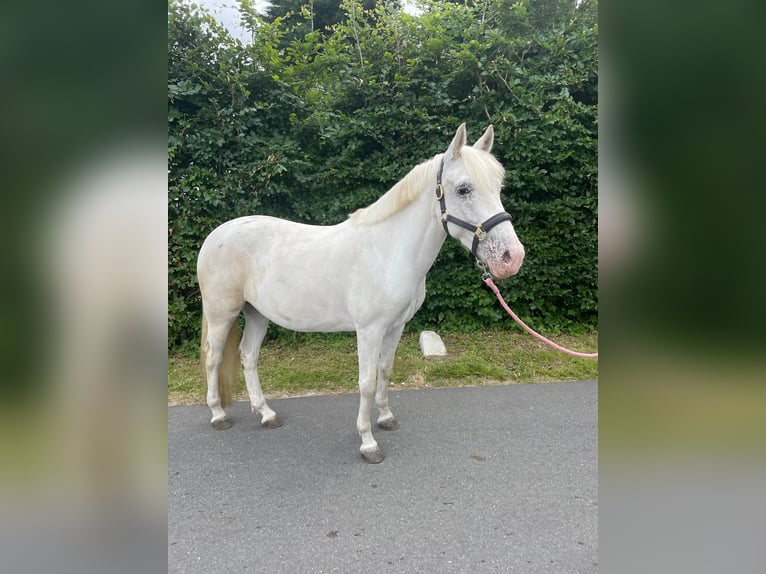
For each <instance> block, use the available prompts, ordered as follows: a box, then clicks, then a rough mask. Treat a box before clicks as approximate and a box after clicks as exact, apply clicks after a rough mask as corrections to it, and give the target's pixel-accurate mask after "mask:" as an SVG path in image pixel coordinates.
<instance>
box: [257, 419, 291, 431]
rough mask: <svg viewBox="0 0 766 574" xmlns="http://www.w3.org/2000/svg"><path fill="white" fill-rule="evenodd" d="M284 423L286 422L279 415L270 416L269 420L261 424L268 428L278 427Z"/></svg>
mask: <svg viewBox="0 0 766 574" xmlns="http://www.w3.org/2000/svg"><path fill="white" fill-rule="evenodd" d="M283 424H285V423H284V422H283V421H282V419H281V418H279V417H273V418H270V419H268V420H265V421H261V426H262V427H263V428H267V429H278V428H279V427H281V426H282V425H283Z"/></svg>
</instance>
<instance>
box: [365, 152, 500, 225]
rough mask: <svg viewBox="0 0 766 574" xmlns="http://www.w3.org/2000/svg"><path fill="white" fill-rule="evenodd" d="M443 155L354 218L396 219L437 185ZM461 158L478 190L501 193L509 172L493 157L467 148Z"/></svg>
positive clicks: (418, 168)
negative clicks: (437, 172) (394, 215)
mask: <svg viewBox="0 0 766 574" xmlns="http://www.w3.org/2000/svg"><path fill="white" fill-rule="evenodd" d="M442 155H443V154H439V155H436V156H434V157H432V158H431V159H429V160H426V161H424V162H423V163H421V164H419V165H416V166H415V167H414V168H412V169H411V170H410V172H409V173H408V174H407V175H405V176H404V178H402V179H401V180H399V181H398V182H397V183H396V184H395V185H394V186H393V187H392V188H391V189H389V190H388V191H387V192H386V193H385V194H383V195H382V196H380V198H379V199H378V200H377V201H376V202H375V203H373V204H371V205H369V206H367V207H363V208H361V209H357V210H356V211H355V212H354V213H352V214H351V215H350V219H351V221H352V222H354V223H356V224H357V225H371V224H373V223H377V222H379V221H383V220H384V219H386V218H388V217H390V216H392V215H393V214H394V213H397V212H399V211H401V210H402V209H404V208H405V207H407V206H408V205H409V204H410V203H412V202H413V201H415V199H417V197H418V196H419V195H420V194H421V193H422V192H423V190H424V189H426V188H429V189H433V188H434V187H435V186H436V171H437V169H438V168H439V162H440V161H441V158H442ZM460 159H462V160H463V164H464V166H465V168H466V170H467V171H468V175H469V177H470V178H471V180H472V181H473V183H474V185H475V186H476V188H477V189H482V190H486V191H489V192H493V193H499V191H500V187H501V186H502V184H503V177H504V176H505V170H504V169H503V166H502V165H500V162H498V161H497V160H496V159H495V158H494V157H493V156H492V155H491V154H489V153H487V152H484V151H479V150H476V149H474V148H472V147H469V146H465V147H463V148H462V150H461V151H460Z"/></svg>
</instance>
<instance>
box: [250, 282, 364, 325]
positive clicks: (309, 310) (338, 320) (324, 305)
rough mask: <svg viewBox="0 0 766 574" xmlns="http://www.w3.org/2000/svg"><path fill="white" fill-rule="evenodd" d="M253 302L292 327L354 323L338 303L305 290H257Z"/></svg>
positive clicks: (273, 317)
mask: <svg viewBox="0 0 766 574" xmlns="http://www.w3.org/2000/svg"><path fill="white" fill-rule="evenodd" d="M255 299H256V301H255V303H251V304H253V306H254V307H255V308H256V309H258V311H259V312H260V313H261V314H263V315H264V316H265V317H266V318H268V319H269V320H270V321H272V322H273V323H276V324H277V325H279V326H280V327H284V328H286V329H291V330H293V331H307V332H335V331H353V330H354V323H353V321H352V320H351V317H350V316H349V315H348V313H347V312H346V310H345V309H344V308H343V306H342V305H339V304H338V302H337V301H330V300H328V299H326V298H321V299H317V298H316V297H315V294H314V293H312V292H309V291H307V290H302V289H298V290H294V289H290V290H288V289H283V290H281V292H280V293H275V294H274V295H271V294H268V295H264V294H263V293H261V294H259V295H258V296H257V297H256V298H255Z"/></svg>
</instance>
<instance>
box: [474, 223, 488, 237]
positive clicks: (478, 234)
mask: <svg viewBox="0 0 766 574" xmlns="http://www.w3.org/2000/svg"><path fill="white" fill-rule="evenodd" d="M473 233H474V235H475V236H476V238H477V239H478V240H479V241H484V240H485V239H486V238H487V232H486V231H484V230H483V229H482V228H481V225H477V226H476V231H474V232H473Z"/></svg>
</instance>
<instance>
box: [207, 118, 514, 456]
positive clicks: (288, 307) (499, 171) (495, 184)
mask: <svg viewBox="0 0 766 574" xmlns="http://www.w3.org/2000/svg"><path fill="white" fill-rule="evenodd" d="M493 139H494V131H493V129H492V126H489V127H488V128H487V130H486V132H484V135H482V137H481V138H480V139H479V140H478V141H477V142H476V143H475V144H474V145H473V147H471V146H466V145H465V143H466V130H465V124H463V125H461V126H460V127H459V128H458V130H457V132H456V133H455V137H454V138H453V140H452V143H451V144H450V146H449V148H448V149H447V151H446V153H444V154H438V155H436V156H434V157H433V158H431V159H430V160H427V161H425V162H423V163H421V164H420V165H418V166H416V167H415V168H413V169H412V170H411V171H410V172H409V173H408V174H407V175H406V176H405V177H404V179H402V180H401V181H399V182H398V183H397V184H396V185H394V186H393V187H392V188H391V189H390V190H389V191H388V192H387V193H386V194H384V195H383V196H381V197H380V198H379V199H378V200H377V201H376V202H375V203H373V204H372V205H370V206H369V207H366V208H364V209H359V210H357V211H356V212H355V213H353V214H352V215H351V216H350V217H349V218H348V219H347V220H345V221H343V222H342V223H339V224H337V225H332V226H312V225H303V224H300V223H294V222H291V221H285V220H282V219H276V218H273V217H266V216H259V215H255V216H250V217H240V218H237V219H233V220H231V221H228V222H226V223H224V224H222V225H221V226H219V227H218V228H217V229H215V230H214V231H213V232H212V233H211V234H210V235H209V236H208V237H207V239H205V242H204V244H203V245H202V248H201V250H200V254H199V259H198V262H197V274H198V278H199V285H200V291H201V293H202V307H203V312H202V345H201V359H202V362H203V365H204V367H205V370H206V373H207V404H208V406H209V407H210V410H211V411H212V414H213V417H212V420H211V425H212V426H213V428H215V429H218V430H221V429H226V428H229V427H230V426H231V421H230V420H229V419H228V418H227V417H226V413H225V412H224V407H225V406H226V405H227V404H229V403H230V402H231V385H232V381H233V380H235V379H236V377H237V376H238V372H239V365H238V361H237V359H236V345H237V338H238V334H237V333H238V330H237V317H238V316H239V314H240V313H243V314H244V316H245V329H244V334H243V336H242V341H241V342H240V344H239V351H240V356H241V361H242V366H243V368H244V371H245V381H246V384H247V390H248V393H249V395H250V405H251V409H252V411H253V412H256V411H257V412H258V413H260V415H261V417H262V418H261V424H262V425H263V426H265V427H267V428H276V427H279V426H281V425H282V421H281V420H280V418H279V417H277V415H276V413H275V412H274V411H273V410H272V409H271V408H270V407H269V406H268V405H267V404H266V400H265V399H264V396H263V391H262V390H261V384H260V381H259V379H258V371H257V364H258V352H259V350H260V346H261V343H262V341H263V338H264V336H265V335H266V327H267V325H268V323H269V321H273V322H275V323H277V324H278V325H281V326H282V327H286V328H288V329H292V330H295V331H323V332H331V331H356V335H357V345H358V355H359V391H360V394H361V399H360V402H359V416H358V417H357V421H356V426H357V429H358V431H359V434H360V436H361V438H362V445H361V447H360V452H361V454H362V457H363V458H364V460H366V461H367V462H371V463H378V462H380V461H382V460H383V453H382V452H381V450H380V448H379V447H378V444H377V442H376V441H375V439H374V438H373V436H372V429H371V424H370V410H371V407H372V404H373V399H374V401H375V405H376V406H377V408H378V412H379V415H378V419H377V423H378V427H379V428H381V429H385V430H393V429H395V428H397V427H398V423H397V421H396V419H395V418H394V415H393V414H392V413H391V410H390V409H389V407H388V382H389V378H390V377H391V371H392V367H393V363H394V354H395V351H396V347H397V345H398V344H399V339H400V337H401V334H402V330H403V329H404V325H405V324H406V323H407V322H408V321H409V320H410V319H411V318H412V316H413V315H414V314H415V312H416V311H417V310H418V309H419V308H420V305H421V304H422V303H423V299H424V298H425V284H426V274H427V273H428V270H429V269H430V268H431V266H432V265H433V263H434V260H435V259H436V256H437V255H438V253H439V250H440V249H441V246H442V243H444V240H445V239H446V237H447V235H448V234H449V235H451V236H453V237H454V238H455V239H457V240H458V241H460V242H461V243H462V244H463V245H464V246H465V247H466V248H467V249H469V250H471V251H472V252H473V254H474V255H475V256H476V258H477V259H479V260H480V261H483V262H484V263H485V264H486V265H487V266H488V267H489V270H490V272H491V273H492V274H493V275H495V276H496V277H498V278H506V277H510V276H512V275H515V274H516V273H517V272H518V271H519V267H520V266H521V264H522V261H523V260H524V247H523V246H522V244H521V243H520V242H519V239H518V237H517V236H516V232H515V231H514V229H513V226H512V225H511V221H510V215H508V214H507V213H505V211H504V210H503V206H502V204H501V202H500V187H501V185H502V182H503V176H504V170H503V167H502V166H501V165H500V163H499V162H498V161H497V160H496V159H495V158H494V157H493V156H492V155H491V154H490V150H491V149H492V142H493ZM448 209H449V212H447V210H448ZM468 222H476V223H478V222H483V223H481V224H480V225H477V224H476V223H468Z"/></svg>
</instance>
